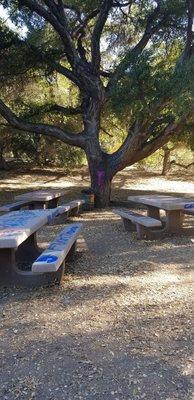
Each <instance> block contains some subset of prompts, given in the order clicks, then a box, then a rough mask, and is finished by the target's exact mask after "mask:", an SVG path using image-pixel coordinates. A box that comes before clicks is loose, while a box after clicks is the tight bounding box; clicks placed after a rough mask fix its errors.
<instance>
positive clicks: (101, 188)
mask: <svg viewBox="0 0 194 400" xmlns="http://www.w3.org/2000/svg"><path fill="white" fill-rule="evenodd" d="M91 188H92V190H93V191H94V194H95V207H97V208H104V207H108V206H109V203H110V194H111V180H110V179H108V178H107V177H106V172H105V171H103V170H96V173H95V174H92V176H91Z"/></svg>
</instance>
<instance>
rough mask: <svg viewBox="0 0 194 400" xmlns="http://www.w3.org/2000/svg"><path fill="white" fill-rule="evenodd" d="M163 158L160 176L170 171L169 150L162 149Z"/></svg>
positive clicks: (166, 148)
mask: <svg viewBox="0 0 194 400" xmlns="http://www.w3.org/2000/svg"><path fill="white" fill-rule="evenodd" d="M163 151H164V158H163V166H162V174H161V175H163V176H165V175H166V174H167V173H168V172H169V170H170V153H171V150H170V149H169V148H168V147H163Z"/></svg>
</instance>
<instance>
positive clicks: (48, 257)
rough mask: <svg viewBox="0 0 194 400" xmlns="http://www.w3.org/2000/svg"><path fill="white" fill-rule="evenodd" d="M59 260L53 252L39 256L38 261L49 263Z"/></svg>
mask: <svg viewBox="0 0 194 400" xmlns="http://www.w3.org/2000/svg"><path fill="white" fill-rule="evenodd" d="M57 260H58V257H57V256H53V255H52V254H44V255H42V256H40V257H38V258H37V260H36V262H46V263H48V264H50V263H53V262H55V261H57Z"/></svg>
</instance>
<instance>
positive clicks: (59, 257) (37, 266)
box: [32, 223, 82, 283]
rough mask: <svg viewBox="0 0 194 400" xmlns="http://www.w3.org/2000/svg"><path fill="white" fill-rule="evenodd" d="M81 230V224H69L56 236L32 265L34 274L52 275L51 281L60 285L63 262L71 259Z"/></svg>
mask: <svg viewBox="0 0 194 400" xmlns="http://www.w3.org/2000/svg"><path fill="white" fill-rule="evenodd" d="M81 228H82V224H80V223H76V224H70V225H68V226H67V227H65V229H64V230H63V231H62V232H60V233H59V235H57V236H56V238H55V239H54V240H53V242H52V243H50V244H49V246H48V248H47V249H46V250H44V251H43V253H42V254H41V255H40V256H39V257H38V258H37V259H36V261H34V263H33V264H32V272H33V273H34V274H37V273H38V274H43V273H54V275H53V279H54V281H55V282H57V283H60V282H61V280H62V277H63V272H64V268H65V260H66V259H67V257H68V259H69V258H70V257H72V256H73V254H74V252H75V249H76V242H77V237H78V235H79V233H80V230H81Z"/></svg>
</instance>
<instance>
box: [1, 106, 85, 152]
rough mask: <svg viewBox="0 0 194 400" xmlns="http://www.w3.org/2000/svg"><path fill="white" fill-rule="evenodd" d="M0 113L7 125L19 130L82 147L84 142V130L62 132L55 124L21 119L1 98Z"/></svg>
mask: <svg viewBox="0 0 194 400" xmlns="http://www.w3.org/2000/svg"><path fill="white" fill-rule="evenodd" d="M0 114H1V115H2V116H3V117H4V118H5V119H6V121H7V122H8V123H9V125H11V126H12V127H13V128H16V129H19V130H21V131H27V132H31V133H36V134H38V135H45V136H52V137H55V138H56V139H59V140H61V141H63V142H65V143H68V144H70V145H73V146H77V147H81V148H84V144H85V136H84V132H82V133H78V134H72V133H67V132H64V131H63V130H62V129H61V128H58V127H57V126H54V125H53V126H52V125H48V124H34V123H30V122H25V121H22V120H21V119H20V118H18V117H17V116H16V114H14V113H13V112H12V111H11V110H10V108H9V107H7V106H6V105H5V103H3V101H1V100H0Z"/></svg>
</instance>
